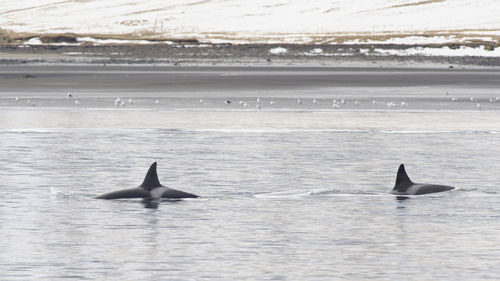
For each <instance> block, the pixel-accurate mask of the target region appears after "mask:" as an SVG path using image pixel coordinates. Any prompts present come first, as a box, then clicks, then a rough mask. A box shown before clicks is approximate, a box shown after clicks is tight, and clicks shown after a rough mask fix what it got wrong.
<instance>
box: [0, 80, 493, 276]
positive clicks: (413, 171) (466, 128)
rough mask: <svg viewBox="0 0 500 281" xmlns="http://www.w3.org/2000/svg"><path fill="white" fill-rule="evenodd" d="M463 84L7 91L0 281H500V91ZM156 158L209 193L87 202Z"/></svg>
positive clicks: (126, 182)
mask: <svg viewBox="0 0 500 281" xmlns="http://www.w3.org/2000/svg"><path fill="white" fill-rule="evenodd" d="M229 72H230V71H229ZM0 74H1V73H0ZM196 75H200V74H199V73H198V74H196ZM447 75H450V74H447ZM474 75H478V76H480V74H474ZM489 75H491V73H490V74H489ZM494 75H497V76H498V72H495V73H494ZM0 76H1V75H0ZM311 76H314V75H311ZM283 79H285V78H283ZM195 81H196V80H195ZM496 81H498V80H496ZM42 82H43V81H42ZM457 84H458V86H454V87H452V86H450V85H445V86H443V85H438V86H436V85H434V86H430V87H425V88H419V90H418V91H417V92H416V91H415V89H414V88H411V87H403V86H399V87H397V88H390V87H389V88H388V87H386V85H383V86H380V85H376V86H373V85H372V86H370V85H364V86H363V88H352V87H351V88H344V87H335V86H331V85H330V86H329V87H330V88H329V89H326V88H324V87H323V88H321V89H317V88H311V89H310V90H308V88H303V89H300V91H299V90H297V89H295V88H293V87H291V88H290V89H289V90H288V91H285V90H283V89H280V90H279V91H276V92H275V91H273V89H268V90H266V91H264V92H261V91H259V92H248V91H240V90H238V91H231V89H225V90H224V91H218V92H216V93H214V92H204V91H203V89H200V90H199V91H196V92H189V93H188V94H185V93H184V92H182V91H181V92H175V93H174V94H161V93H160V94H159V93H158V92H157V89H155V90H154V91H148V90H147V89H145V91H143V92H140V91H137V89H134V91H128V92H127V91H122V89H121V88H120V87H119V84H117V88H116V89H113V88H109V87H107V88H106V89H104V90H102V91H100V92H96V91H87V90H85V89H81V88H79V90H77V91H76V90H72V88H71V87H68V88H65V89H62V87H61V86H57V87H54V89H53V91H51V90H50V89H49V90H47V89H46V90H44V91H42V92H38V91H36V89H33V88H28V89H27V88H23V87H20V88H19V89H16V88H12V87H11V88H8V89H5V88H2V86H1V85H0V90H1V91H0V222H1V223H0V237H1V240H0V280H498V279H499V277H500V186H499V182H500V173H499V171H500V101H498V102H497V100H496V97H497V96H500V89H497V88H496V87H495V85H494V83H493V85H488V87H485V88H481V87H478V86H476V85H472V86H470V85H462V84H460V83H457ZM10 85H15V83H11V84H10ZM47 87H49V86H47ZM49 88H50V87H49ZM68 93H70V94H71V97H69V95H68ZM118 98H120V101H122V102H123V103H122V102H120V103H118V102H117V99H118ZM257 99H258V100H257ZM76 100H78V103H75V101H76ZM334 100H335V101H334ZM228 101H229V102H230V103H228ZM245 104H246V105H245ZM334 104H337V105H338V106H334ZM478 104H479V106H478ZM155 161H156V162H158V175H159V179H160V182H161V183H162V184H163V185H166V186H169V187H172V188H176V189H180V190H183V191H186V192H190V193H194V194H197V195H199V196H201V197H200V198H197V199H187V200H153V201H144V200H140V199H126V200H98V199H94V196H96V195H99V194H102V193H105V192H109V191H113V190H118V189H124V188H130V187H135V186H138V185H139V184H140V183H141V182H142V180H143V177H144V176H145V174H146V171H147V169H148V168H149V165H151V163H153V162H155ZM401 163H404V164H405V165H406V170H407V172H408V174H409V176H410V178H411V179H412V180H413V181H415V182H424V183H437V184H446V185H452V186H455V187H456V189H455V190H453V191H449V192H442V193H436V194H428V195H421V196H394V195H391V194H389V191H390V190H391V189H392V187H393V186H394V182H395V179H396V171H397V168H398V166H399V164H401Z"/></svg>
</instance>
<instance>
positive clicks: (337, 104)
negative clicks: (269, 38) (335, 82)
mask: <svg viewBox="0 0 500 281" xmlns="http://www.w3.org/2000/svg"><path fill="white" fill-rule="evenodd" d="M447 94H448V93H447ZM67 97H68V98H71V99H74V104H75V105H76V106H79V105H81V102H80V100H78V99H76V98H75V97H74V96H73V94H72V93H71V92H68V93H67ZM468 100H469V101H470V102H471V103H475V104H476V108H478V109H481V108H482V106H481V103H479V100H478V99H477V98H474V97H470V98H469V99H468ZM15 101H16V102H18V101H19V97H16V98H15ZM451 101H452V102H459V101H460V99H459V98H457V97H452V98H451ZM462 101H465V100H464V99H462ZM135 102H136V101H135V100H134V99H132V98H129V99H128V100H127V101H125V100H122V99H121V98H120V97H117V98H116V99H115V101H114V105H115V106H117V107H121V106H125V105H127V104H134V103H135ZM296 102H297V105H302V104H304V103H305V102H306V100H304V99H302V98H297V100H296ZM323 102H324V101H322V100H319V99H312V104H320V103H323ZM328 102H329V103H330V104H331V107H332V108H333V109H340V108H341V107H342V106H344V105H346V104H348V103H349V101H347V100H346V99H328ZM352 102H353V103H354V105H360V104H361V101H360V100H354V101H352ZM489 102H490V103H496V102H500V97H494V98H489ZM154 103H155V104H160V101H159V100H155V101H154ZM199 103H200V104H204V103H205V100H204V99H203V98H202V99H200V101H199ZM224 103H225V104H232V103H233V101H231V100H228V99H227V100H224ZM276 103H277V102H276V101H275V100H270V101H269V102H268V104H269V105H275V104H276ZM371 103H372V104H373V105H377V104H384V103H385V102H380V101H377V100H372V101H371ZM26 104H27V105H28V106H36V104H35V103H33V102H32V101H31V100H30V99H28V100H27V101H26ZM238 104H239V105H241V106H242V107H243V108H248V107H249V106H250V104H249V102H247V101H243V100H239V101H238ZM263 105H264V101H263V100H261V99H260V98H256V100H255V108H256V109H261V108H262V106H263ZM385 105H386V106H387V108H395V107H408V103H407V102H404V101H398V102H396V101H389V102H386V103H385Z"/></svg>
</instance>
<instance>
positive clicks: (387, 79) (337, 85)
mask: <svg viewBox="0 0 500 281" xmlns="http://www.w3.org/2000/svg"><path fill="white" fill-rule="evenodd" d="M498 86H500V70H497V69H465V70H464V69H438V68H336V67H203V66H202V67H182V66H177V67H176V66H172V67H155V66H96V65H80V66H70V65H62V66H60V65H59V66H58V65H17V66H0V95H2V96H11V95H12V94H13V93H17V94H16V95H22V94H23V93H37V95H48V96H51V95H60V93H61V92H68V91H71V92H80V93H81V94H84V95H87V96H103V95H104V96H105V95H107V94H109V93H113V95H116V94H115V93H124V94H127V93H133V94H137V93H148V92H149V93H156V94H157V95H160V96H165V97H167V96H200V97H203V96H206V95H207V93H210V95H215V96H241V95H243V96H248V95H249V96H268V95H270V96H273V95H277V96H289V97H295V96H296V95H297V93H296V92H295V91H299V92H301V94H304V93H305V94H309V95H319V96H323V95H325V96H329V95H330V96H331V95H333V96H334V95H335V94H339V93H338V90H340V89H344V93H349V92H350V93H354V92H355V93H356V94H357V95H362V93H363V91H356V89H364V90H367V89H368V92H370V91H369V89H384V91H385V92H386V93H390V92H391V91H397V92H399V94H405V92H408V94H410V95H411V94H415V91H418V92H429V93H430V94H431V95H433V96H435V94H438V93H439V94H443V93H444V92H441V91H448V92H450V93H461V92H468V91H473V92H477V90H482V91H483V92H484V93H489V92H493V93H494V92H495V91H497V87H498ZM412 89H413V90H412ZM415 89H418V90H415ZM404 90H410V91H404ZM336 91H337V92H336ZM270 92H272V93H270ZM478 94H479V92H478Z"/></svg>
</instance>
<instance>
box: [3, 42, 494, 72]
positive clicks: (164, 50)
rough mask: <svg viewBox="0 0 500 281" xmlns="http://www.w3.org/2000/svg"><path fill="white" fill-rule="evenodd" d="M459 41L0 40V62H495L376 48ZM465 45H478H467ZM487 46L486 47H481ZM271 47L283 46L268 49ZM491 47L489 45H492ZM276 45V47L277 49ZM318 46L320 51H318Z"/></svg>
mask: <svg viewBox="0 0 500 281" xmlns="http://www.w3.org/2000/svg"><path fill="white" fill-rule="evenodd" d="M461 46H464V45H454V44H443V45H441V44H436V45H401V44H336V45H301V44H241V45H233V44H201V43H198V42H196V41H193V42H174V43H173V44H160V43H152V44H133V45H127V44H114V45H57V44H54V45H47V44H43V45H25V44H5V45H0V64H3V65H6V64H149V65H151V64H152V65H154V64H158V65H186V64H187V65H193V64H196V65H198V64H202V65H207V64H208V65H219V64H224V65H233V64H234V65H241V64H257V65H278V64H279V65H294V64H298V65H303V64H311V65H321V66H328V65H331V66H335V65H341V66H342V65H352V64H357V65H365V66H368V65H370V66H376V65H380V66H384V65H405V64H409V65H415V64H416V65H418V64H422V65H429V64H430V65H444V66H446V67H461V66H486V67H496V66H500V58H499V57H477V56H462V57H456V56H455V57H445V56H399V55H398V56H395V55H381V54H380V53H379V52H377V50H405V49H410V48H418V47H421V48H425V47H430V48H439V47H449V48H450V49H457V48H460V47H461ZM467 47H475V48H478V47H484V45H477V46H476V45H471V44H468V45H467ZM486 47H488V46H486ZM274 48H283V49H286V51H284V52H272V51H271V50H272V49H274ZM493 48H495V47H493ZM283 49H281V50H283ZM319 50H321V51H319Z"/></svg>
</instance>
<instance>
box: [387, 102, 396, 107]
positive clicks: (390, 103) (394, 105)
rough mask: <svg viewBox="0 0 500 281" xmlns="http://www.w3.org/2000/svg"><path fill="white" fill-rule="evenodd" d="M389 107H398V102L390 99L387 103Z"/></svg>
mask: <svg viewBox="0 0 500 281" xmlns="http://www.w3.org/2000/svg"><path fill="white" fill-rule="evenodd" d="M387 107H388V108H393V107H396V104H395V103H394V102H393V101H390V102H388V103H387Z"/></svg>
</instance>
